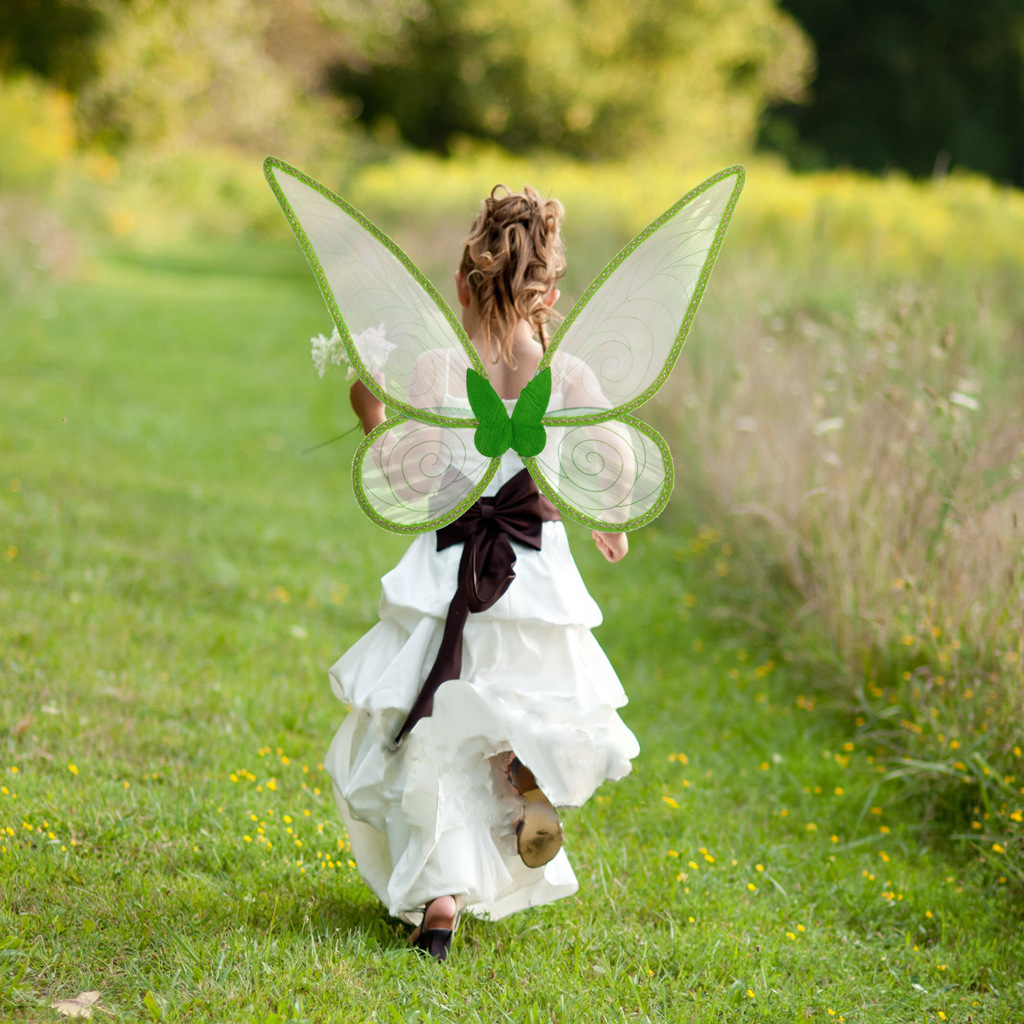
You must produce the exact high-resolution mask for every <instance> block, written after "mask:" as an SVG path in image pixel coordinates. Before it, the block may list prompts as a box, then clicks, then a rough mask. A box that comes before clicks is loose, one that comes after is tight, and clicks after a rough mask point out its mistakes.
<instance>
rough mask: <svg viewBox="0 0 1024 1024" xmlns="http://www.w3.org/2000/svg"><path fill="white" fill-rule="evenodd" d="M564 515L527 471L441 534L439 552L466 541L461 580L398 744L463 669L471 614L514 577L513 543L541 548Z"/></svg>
mask: <svg viewBox="0 0 1024 1024" xmlns="http://www.w3.org/2000/svg"><path fill="white" fill-rule="evenodd" d="M559 518H561V517H560V516H559V514H558V510H557V509H556V508H555V507H554V505H552V504H551V502H550V501H548V500H547V498H545V497H544V496H543V495H542V494H541V493H540V491H538V490H537V485H536V483H534V481H533V478H532V477H531V476H530V474H529V472H528V471H527V470H525V469H524V470H522V471H521V472H519V473H517V474H516V475H515V476H514V477H512V479H511V480H509V481H508V482H507V483H505V484H504V485H503V486H502V487H501V489H500V490H499V491H498V492H497V494H495V495H494V497H493V498H481V499H480V500H479V501H477V502H476V503H475V504H473V505H472V506H471V507H470V508H469V509H467V511H466V512H465V513H464V514H463V515H462V516H460V517H459V518H458V519H456V520H455V522H454V523H450V524H449V525H448V526H445V527H443V528H442V529H440V530H438V532H437V550H438V551H443V550H444V549H445V548H447V547H451V546H452V545H453V544H458V543H462V544H463V545H464V546H463V549H462V558H461V559H460V560H459V572H458V582H457V585H456V589H455V595H454V596H453V597H452V600H451V603H450V604H449V605H448V614H447V616H446V618H445V623H444V632H443V633H442V635H441V647H440V649H439V650H438V652H437V657H436V658H435V659H434V664H433V666H432V667H431V669H430V671H429V672H428V673H427V678H426V679H425V680H424V682H423V685H422V687H421V688H420V692H419V694H418V695H417V697H416V700H415V701H414V702H413V705H412V708H411V709H410V711H409V714H408V716H407V717H406V719H405V722H404V723H403V724H402V727H401V729H399V731H398V735H397V736H396V737H395V744H396V745H397V744H398V743H400V742H401V741H402V739H403V737H404V736H405V734H406V733H407V732H409V730H410V729H412V727H413V726H414V725H415V724H416V723H417V722H418V721H419V720H420V719H421V718H428V717H429V716H430V715H431V713H432V712H433V710H434V694H435V693H436V692H437V689H438V687H439V686H440V685H441V684H442V683H443V682H445V681H447V680H449V679H458V677H459V675H460V674H461V672H462V631H463V629H464V627H465V625H466V620H467V619H468V618H469V615H470V613H471V612H482V611H486V610H487V609H488V608H490V607H492V606H493V605H494V604H495V603H496V602H497V601H498V599H499V598H500V597H501V596H502V595H503V594H504V593H505V591H507V590H508V588H509V587H510V586H511V585H512V581H513V580H514V579H515V576H516V574H515V568H514V566H515V564H516V554H515V550H514V549H513V547H512V541H516V542H517V543H519V544H522V545H524V546H526V547H530V548H533V550H535V551H540V549H541V536H542V532H543V531H542V526H543V524H544V523H545V522H549V521H551V520H555V519H559Z"/></svg>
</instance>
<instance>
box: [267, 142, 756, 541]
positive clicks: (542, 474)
mask: <svg viewBox="0 0 1024 1024" xmlns="http://www.w3.org/2000/svg"><path fill="white" fill-rule="evenodd" d="M264 172H265V173H266V176H267V180H268V181H269V182H270V186H271V188H272V189H273V190H274V194H275V195H276V196H277V199H278V201H279V202H280V204H281V207H282V209H283V210H284V212H285V216H286V217H287V218H288V220H289V222H290V224H291V226H292V229H293V230H294V231H295V234H296V237H297V238H298V239H299V243H300V244H301V245H302V248H303V251H304V252H305V254H306V257H307V259H308V260H309V262H310V265H311V266H312V268H313V272H314V274H315V275H316V278H317V281H318V282H319V284H320V289H321V291H322V292H323V295H324V298H325V299H326V300H327V305H328V306H329V308H330V310H331V314H332V316H333V317H334V321H335V323H336V324H337V326H338V332H339V334H340V335H341V338H342V340H343V341H344V344H345V347H346V349H347V351H348V355H349V359H350V362H351V364H352V366H353V367H354V369H355V370H356V372H357V373H358V375H359V377H360V379H361V380H362V381H363V383H364V384H365V385H366V386H367V388H369V390H370V391H371V392H372V393H373V394H374V395H376V396H377V397H378V398H379V399H380V400H381V401H382V402H384V403H385V405H387V406H388V407H389V408H390V409H391V410H392V411H393V413H394V415H393V416H392V418H390V419H388V420H387V421H385V422H384V423H382V424H381V425H380V426H379V427H377V428H376V429H375V430H373V431H371V432H370V433H369V434H368V435H367V436H366V438H364V440H363V442H362V444H361V445H360V446H359V449H358V450H357V452H356V454H355V458H354V461H353V486H354V488H355V493H356V497H357V498H358V500H359V502H360V504H361V506H362V508H363V510H364V511H365V512H366V514H367V515H368V516H369V517H370V518H371V519H373V520H374V522H376V523H378V524H379V525H381V526H383V527H385V528H387V529H389V530H395V531H398V532H403V533H407V532H420V531H423V530H435V529H437V528H439V527H440V526H443V525H444V524H446V523H449V522H451V521H452V520H454V519H456V518H458V516H460V515H461V514H462V513H463V512H464V511H465V510H466V509H467V508H468V507H469V506H470V505H471V504H472V503H473V502H474V501H475V500H476V499H477V498H478V497H479V496H480V495H481V494H482V493H483V491H484V490H485V489H486V487H487V485H488V483H489V482H490V481H491V479H492V477H493V476H494V473H495V472H496V470H497V468H498V464H499V462H500V461H501V459H502V458H503V457H508V456H506V453H507V452H508V451H509V450H511V451H513V452H515V453H516V455H517V456H518V457H519V458H521V459H522V462H523V464H524V465H525V466H526V467H527V468H528V469H529V471H530V473H531V474H532V476H533V478H534V479H535V480H536V482H537V486H538V487H539V488H540V490H541V491H542V492H543V493H544V494H545V495H546V496H547V497H548V498H549V499H550V500H551V501H552V502H553V503H554V504H555V505H556V506H557V507H558V508H559V509H560V510H561V512H562V513H563V515H566V516H568V517H569V518H572V519H575V520H577V521H579V522H582V523H585V524H586V525H588V526H591V527H594V528H596V529H600V530H633V529H636V528H637V527H639V526H642V525H644V524H645V523H648V522H650V521H651V520H652V519H653V518H654V517H655V516H657V515H658V514H659V513H660V512H661V510H662V509H663V508H664V507H665V504H666V503H667V501H668V497H669V494H670V493H671V489H672V460H671V456H670V454H669V450H668V447H667V445H666V444H665V441H664V439H663V438H662V437H661V436H660V435H659V434H658V432H657V431H655V430H654V429H653V428H652V427H650V426H649V425H648V424H646V423H645V422H644V421H643V420H640V419H638V418H636V417H635V416H633V415H632V412H633V410H635V409H637V408H638V407H639V406H641V405H642V404H643V403H644V402H646V401H647V400H648V399H649V398H650V397H651V396H652V395H653V394H654V393H655V392H656V391H657V390H658V388H659V387H660V386H661V385H662V384H663V383H664V382H665V380H666V379H667V377H668V375H669V372H670V371H671V369H672V367H673V365H674V364H675V361H676V359H677V358H678V355H679V352H680V350H681V348H682V345H683V342H684V340H685V338H686V334H687V331H688V330H689V328H690V324H691V322H692V320H693V316H694V314H695V313H696V310H697V307H698V305H699V304H700V300H701V298H702V296H703V294H704V288H705V285H706V283H707V279H708V276H709V274H710V273H711V268H712V266H713V265H714V262H715V258H716V257H717V255H718V251H719V248H720V247H721V244H722V240H723V238H724V237H725V232H726V228H727V226H728V223H729V220H730V218H731V216H732V212H733V209H734V207H735V205H736V201H737V199H738V198H739V194H740V191H741V189H742V187H743V181H744V172H743V168H742V167H739V166H735V167H729V168H727V169H725V170H723V171H720V172H719V173H718V174H716V175H714V176H713V177H711V178H709V179H708V180H707V181H705V182H703V183H702V184H701V185H698V186H697V187H696V188H695V189H693V190H692V191H690V192H688V193H687V194H686V195H685V196H683V197H682V199H680V200H679V201H678V202H677V203H676V204H675V205H674V206H672V207H671V208H670V209H669V210H666V211H665V213H663V214H662V215H661V216H660V217H659V218H658V219H657V220H655V221H654V222H653V223H652V224H650V225H649V226H648V227H647V228H646V229H645V230H644V231H642V232H640V234H639V235H637V236H636V238H634V239H633V240H632V241H631V242H630V243H629V245H627V246H626V247H625V248H624V249H623V250H622V251H621V252H620V253H619V254H618V255H617V256H616V257H615V258H614V259H613V260H612V261H611V263H609V264H608V266H607V267H606V268H605V269H604V271H602V273H601V274H600V275H599V276H598V277H597V279H596V280H595V281H594V282H593V284H591V286H590V287H589V288H588V289H587V291H586V292H585V293H584V294H583V296H582V298H581V299H580V300H579V301H578V302H577V303H576V305H575V306H574V307H573V308H572V310H571V311H570V312H569V314H568V316H566V318H565V320H564V321H563V322H562V324H561V326H560V327H559V329H558V331H557V332H556V333H555V336H554V338H553V339H552V341H551V344H550V345H549V346H548V349H547V351H546V352H545V354H544V356H543V358H542V359H541V362H540V365H539V367H538V369H537V374H536V376H535V377H534V379H533V380H532V381H530V383H529V384H528V385H527V386H526V387H525V388H523V390H522V392H521V394H520V395H519V398H518V399H517V400H516V402H515V404H514V406H513V408H512V409H511V412H510V411H509V409H508V408H507V403H506V402H505V401H504V400H502V399H501V398H500V397H499V396H498V394H497V393H496V392H495V390H494V388H493V387H492V385H491V383H490V381H489V380H488V379H487V372H486V370H485V368H484V366H483V363H482V362H481V360H480V357H479V355H478V354H477V352H476V350H475V349H474V347H473V345H472V344H471V342H470V340H469V338H468V337H467V336H466V333H465V331H464V330H463V328H462V325H461V324H460V323H459V321H458V319H457V318H456V316H455V314H454V313H453V312H452V311H451V309H450V308H449V307H448V305H447V304H446V303H445V302H444V300H443V299H442V298H441V296H440V295H438V293H437V291H436V290H435V289H434V287H433V286H432V285H431V284H430V282H429V281H427V279H426V278H425V277H424V276H423V274H422V273H421V272H420V271H419V270H418V269H417V268H416V266H415V265H414V264H413V262H412V261H411V260H410V259H409V257H408V256H406V254H405V253H404V252H403V251H402V250H401V249H400V248H399V247H398V246H397V245H396V244H395V243H394V242H393V241H392V240H391V239H390V238H388V237H387V236H386V235H385V234H384V233H383V232H382V231H381V230H380V229H379V228H377V227H376V226H374V225H373V224H371V223H370V221H368V220H367V219H366V218H365V217H364V216H363V215H362V214H361V213H360V212H359V211H358V210H356V209H355V208H354V207H353V206H351V205H350V204H349V203H347V202H345V200H344V199H341V198H340V197H338V196H336V195H334V194H333V193H332V192H331V191H330V190H328V189H327V188H325V187H324V186H323V185H321V184H320V183H318V182H316V181H314V180H313V179H312V178H309V177H308V176H306V175H305V174H303V173H302V172H301V171H297V170H296V169H295V168H293V167H290V166H289V165H288V164H286V163H284V162H282V161H280V160H278V159H276V158H274V157H268V158H267V160H266V161H265V163H264Z"/></svg>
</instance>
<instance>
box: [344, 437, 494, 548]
mask: <svg viewBox="0 0 1024 1024" xmlns="http://www.w3.org/2000/svg"><path fill="white" fill-rule="evenodd" d="M499 461H500V460H499V459H489V458H487V457H486V456H484V455H481V454H480V453H479V452H478V451H477V450H476V446H475V445H474V444H473V431H472V430H453V429H452V428H450V427H442V426H439V425H438V424H435V423H422V422H420V421H418V420H405V419H391V420H387V421H386V422H385V423H382V424H381V425H380V426H379V427H377V428H376V429H375V430H373V431H371V432H370V433H369V434H367V435H366V437H365V438H364V439H363V443H362V444H361V445H360V446H359V449H358V451H357V452H356V455H355V460H354V461H353V464H352V483H353V487H354V489H355V492H356V498H357V499H358V500H359V504H360V505H362V507H363V511H364V512H365V513H366V514H367V515H368V516H369V517H370V518H371V519H372V520H373V521H374V522H376V523H378V524H379V525H380V526H383V527H385V528H386V529H389V530H393V531H395V532H397V533H421V532H423V531H424V530H436V529H438V528H439V527H441V526H443V525H445V523H450V522H451V521H452V520H453V519H457V518H458V517H459V516H460V515H462V513H463V512H464V511H465V510H466V509H467V508H469V506H470V505H472V504H473V502H474V501H476V499H477V498H478V497H479V496H480V495H481V494H482V493H483V491H484V489H485V488H486V486H487V484H488V483H490V480H491V477H492V476H494V472H495V470H496V469H497V467H498V462H499Z"/></svg>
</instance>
